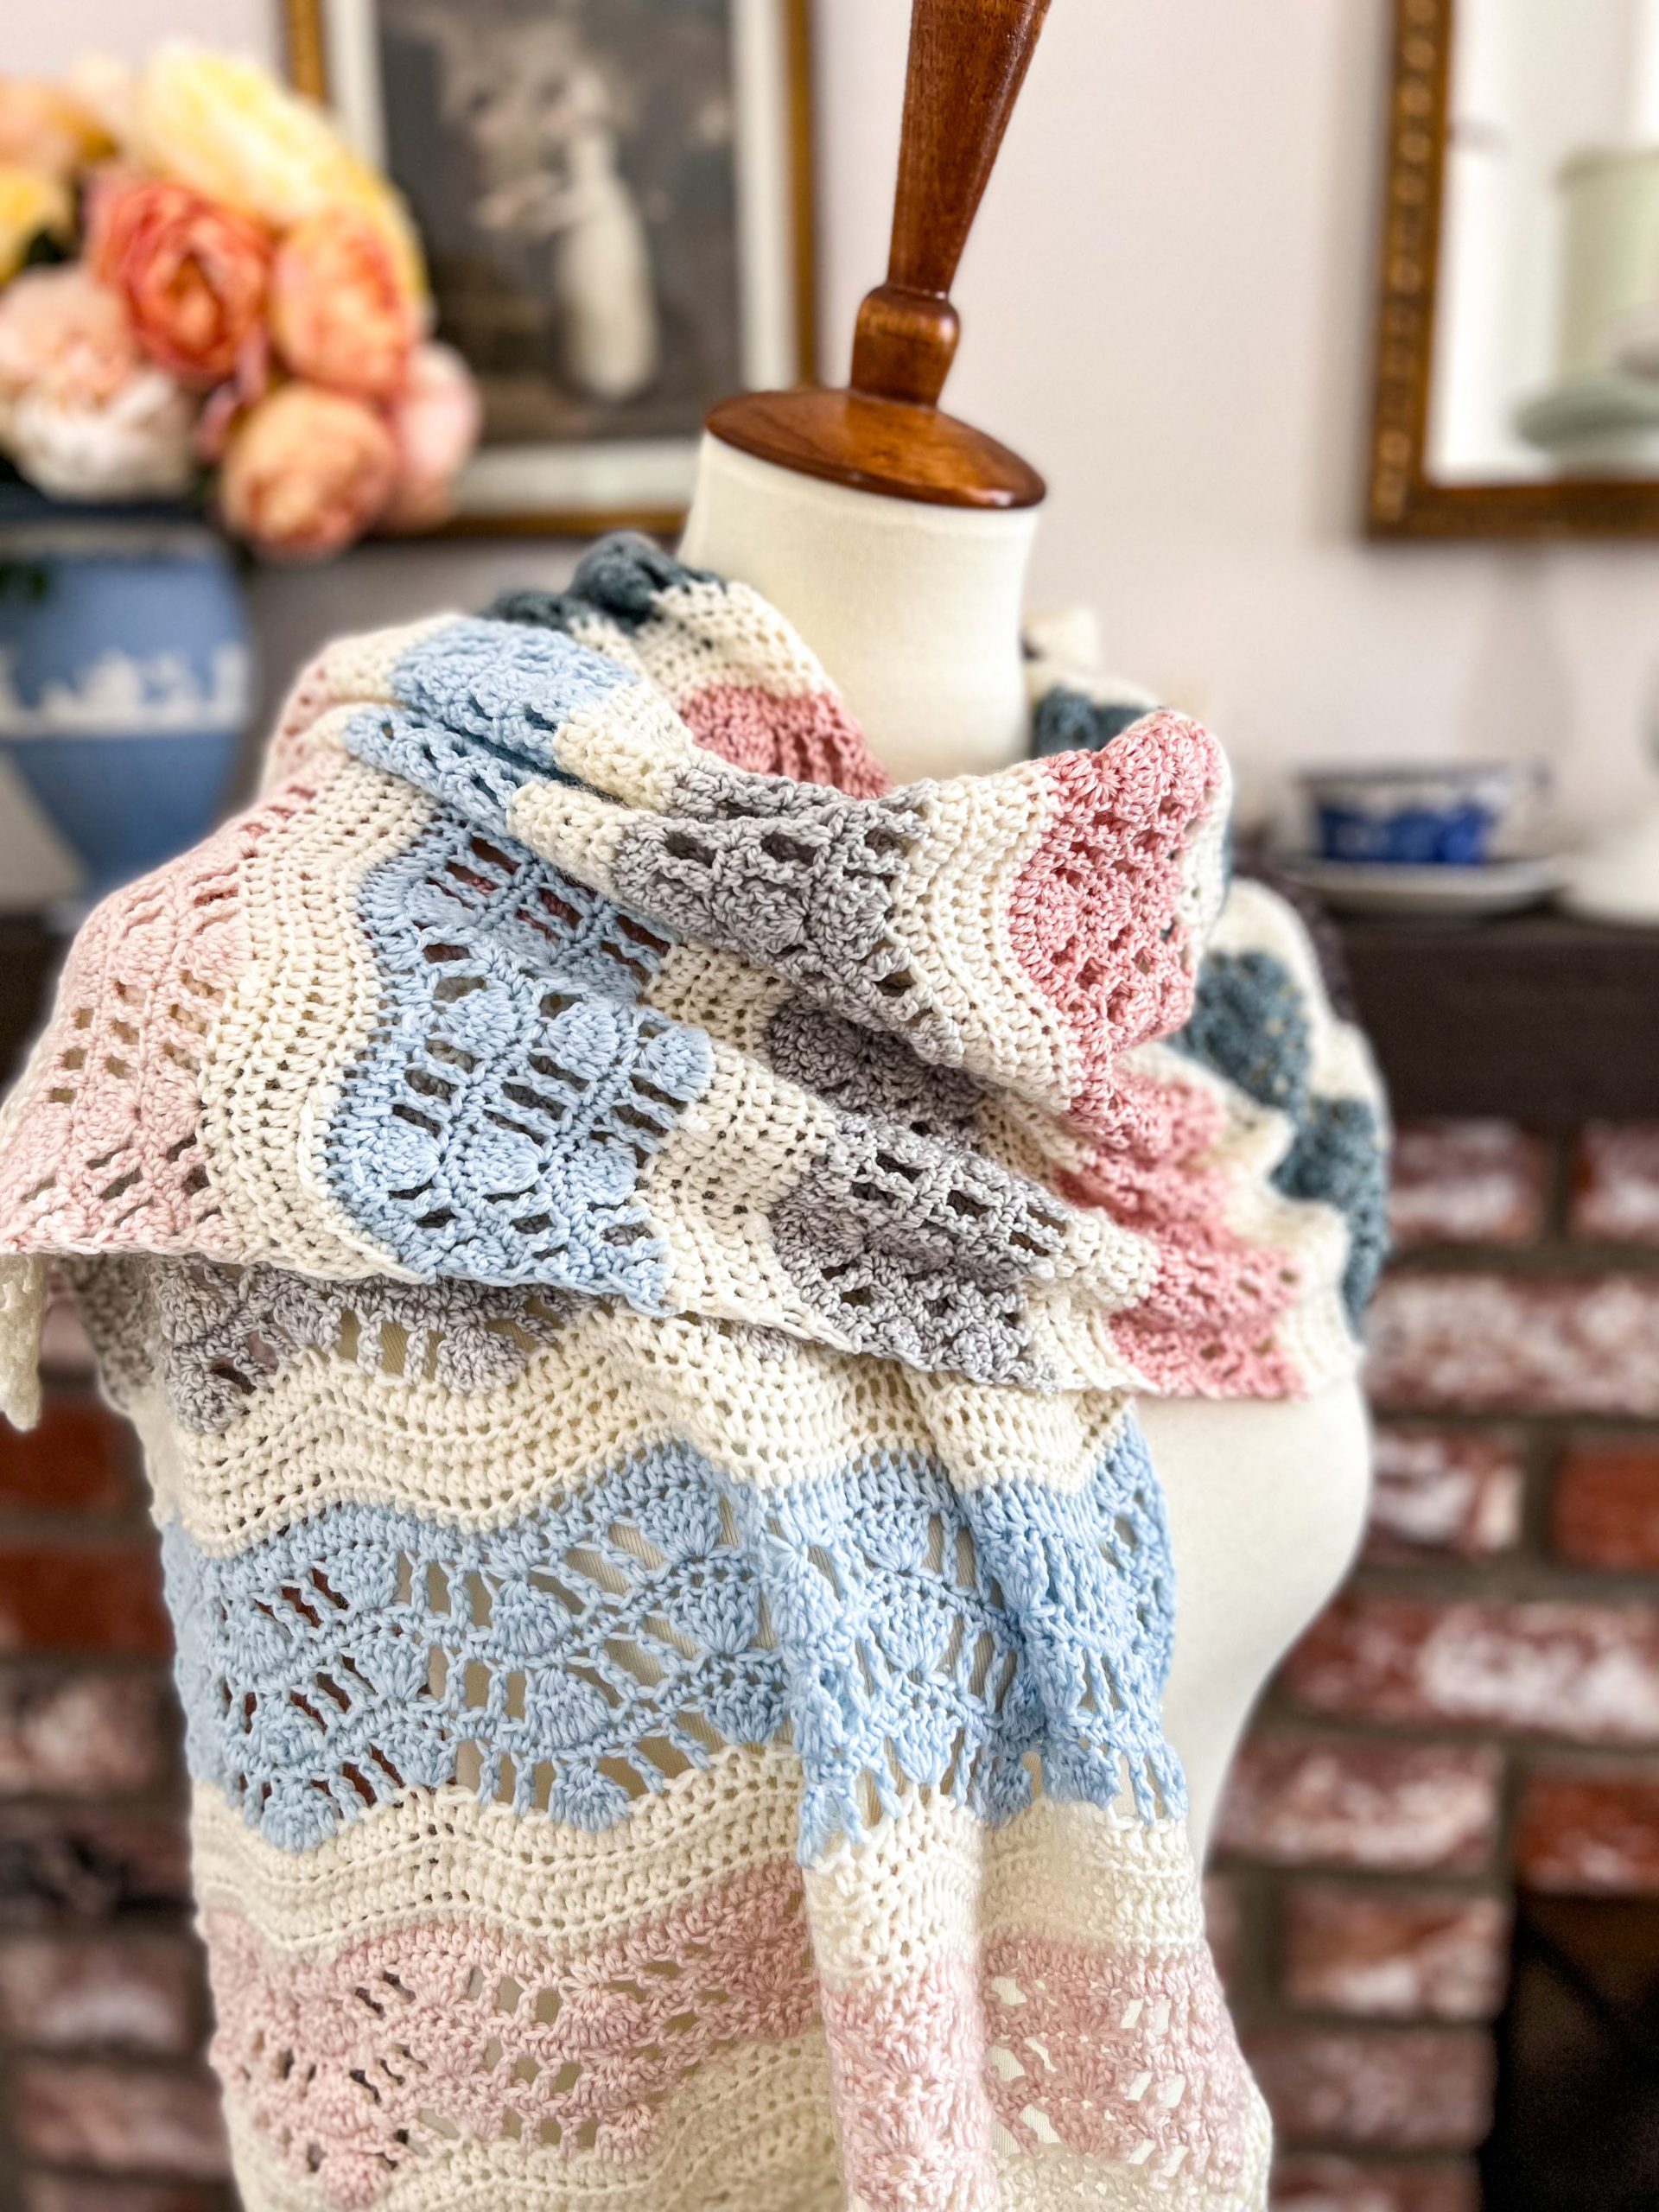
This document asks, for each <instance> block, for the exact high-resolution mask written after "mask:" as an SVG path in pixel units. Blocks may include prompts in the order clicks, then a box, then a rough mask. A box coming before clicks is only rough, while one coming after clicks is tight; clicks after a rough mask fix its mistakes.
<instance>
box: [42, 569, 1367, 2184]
mask: <svg viewBox="0 0 1659 2212" xmlns="http://www.w3.org/2000/svg"><path fill="white" fill-rule="evenodd" d="M1031 669H1032V680H1033V701H1034V711H1035V724H1036V757H1034V758H1033V760H1029V761H1027V762H1024V763H1021V764H1020V765H1019V766H1017V767H1015V768H1014V769H1012V770H1010V771H1008V772H1005V773H1003V774H1001V775H997V776H993V777H987V778H981V779H956V780H952V781H945V782H939V783H929V784H923V785H916V786H913V787H912V788H909V789H906V790H901V791H893V790H890V789H888V788H887V779H886V778H885V777H884V776H883V775H882V773H881V772H880V767H879V766H878V765H877V764H876V763H875V761H874V760H873V758H872V757H871V756H870V754H869V753H868V748H867V747H865V746H864V744H863V741H862V739H861V736H860V734H859V733H858V731H857V728H856V726H855V723H854V722H853V721H852V718H851V717H850V715H849V714H848V712H847V709H846V708H845V706H844V704H843V703H842V702H841V701H840V700H839V699H838V698H837V697H836V695H835V692H834V690H833V687H832V686H830V685H829V683H828V681H827V679H826V677H825V676H824V673H823V670H822V669H821V668H820V667H819V666H818V665H817V662H816V661H815V660H814V659H813V658H812V656H811V654H810V652H808V651H807V649H806V648H805V646H804V645H803V644H802V643H801V641H800V640H799V639H796V638H795V637H794V636H793V635H792V633H791V632H790V631H789V629H788V627H787V626H786V625H785V624H784V623H783V621H782V620H781V619H780V618H779V616H778V615H777V614H776V613H774V612H773V610H772V609H770V608H768V607H766V606H765V605H764V603H763V602H762V601H760V600H759V599H758V598H757V597H756V596H755V594H753V593H752V592H748V591H746V590H745V589H744V588H741V587H739V586H734V585H728V584H726V583H724V582H721V579H719V578H717V577H714V576H710V575H702V574H697V573H695V572H693V571H691V570H689V569H684V568H683V567H681V566H680V565H679V564H677V563H675V562H673V561H672V560H671V559H670V558H668V556H664V555H663V554H662V553H660V552H659V551H658V550H656V549H654V548H652V547H650V546H648V545H646V544H645V543H644V542H643V541H639V540H631V539H618V540H612V541H609V542H607V543H606V544H605V545H603V546H601V547H600V548H597V549H595V550H594V553H593V554H592V555H591V556H589V557H588V560H587V561H586V562H585V563H583V564H582V568H581V569H580V571H579V572H578V575H577V577H576V579H575V582H574V584H573V585H572V587H571V588H570V589H569V591H568V592H564V593H561V594H552V595H548V594H515V595H513V597H512V599H511V600H510V601H505V602H503V603H502V604H501V605H499V607H497V609H496V610H495V611H494V613H493V614H492V615H491V616H489V617H486V618H484V619H481V620H463V619H458V618H455V617H450V616H440V617H435V618H433V619H431V620H427V621H424V622H421V623H417V624H414V625H410V626H406V627H404V628H402V629H399V630H397V631H388V632H377V633H375V634H373V635H371V636H368V637H365V638H360V639H349V640H343V641H341V642H340V643H339V644H338V645H334V646H332V647H330V648H329V649H328V650H327V652H325V653H324V654H323V655H322V656H321V658H319V659H318V660H317V662H315V664H313V666H312V667H311V668H310V669H309V670H308V671H306V672H305V674H304V676H303V677H302V679H301V681H300V683H299V684H298V685H297V686H296V690H295V692H294V694H293V696H292V697H291V698H290V701H289V705H288V708H287V709H286V710H285V712H284V714H283V720H282V722H281V725H280V728H279V731H278V736H277V742H276V744H275V746H274V747H273V748H272V753H271V755H270V761H269V763H268V776H267V784H266V796H265V798H264V800H263V801H262V803H261V804H260V805H259V806H258V807H257V808H256V809H255V810H253V811H252V812H251V813H250V814H247V815H245V816H243V817H240V818H239V819H238V821H237V822H236V823H232V824H231V825H230V826H229V827H228V828H227V829H226V830H225V831H224V832H222V833H221V834H220V836H219V837H217V838H216V839H214V840H212V841H210V842H209V843H208V844H207V845H206V846H204V847H203V848H202V849H200V850H199V851H198V852H197V853H195V854H194V855H188V856H187V857H186V858H185V859H184V860H182V861H179V862H177V863H175V865H174V866H173V867H172V868H168V869H164V870H162V871H161V872H160V873H159V874H157V875H156V876H155V877H153V878H150V879H149V880H147V881H146V882H144V883H143V884H141V885H138V886H135V887H133V888H132V889H131V890H130V891H128V892H124V893H120V894H118V897H117V898H116V899H114V900H113V901H111V902H110V903H108V904H107V905H106V906H105V907H104V908H103V909H101V910H100V912H99V914H98V915H97V916H96V917H94V918H93V920H92V923H91V924H90V925H89V926H88V928H87V930H86V931H85V932H83V935H82V937H81V938H80V940H79V943H78V944H77V946H76V947H75V948H74V949H73V951H72V953H71V956H70V958H69V961H68V963H67V968H66V971H65V980H64V984H63V988H62V991H61V995H60V1004H59V1007H58V1010H57V1013H56V1014H55V1015H54V1020H53V1023H52V1024H51V1026H50V1027H49V1028H48V1033H47V1035H46V1037H45V1039H43V1040H42V1043H41V1046H40V1048H39V1050H38V1051H37V1052H36V1054H35V1058H34V1060H33V1062H32V1064H31V1068H30V1070H29V1073H28V1075H27V1076H26V1077H25V1080H24V1082H23V1084H22V1087H21V1089H20V1090H19V1093H18V1095H17V1096H16V1099H15V1100H14V1101H13V1102H12V1103H10V1105H9V1106H8V1108H7V1109H6V1120H5V1129H4V1135H5V1142H4V1145H3V1147H0V1150H3V1156H4V1165H3V1167H0V1395H3V1399H4V1402H5V1403H6V1404H7V1405H9V1406H10V1407H11V1408H14V1409H15V1410H16V1411H17V1412H19V1413H20V1414H25V1415H26V1414H28V1412H29V1409H30V1404H31V1398H32V1394H33V1378H32V1373H31V1370H32V1366H33V1359H34V1344H35V1332H36V1331H37V1330H38V1326H39V1319H40V1306H41V1292H42V1287H43V1283H44V1279H45V1273H46V1268H47V1264H48V1262H51V1263H53V1264H54V1265H56V1266H58V1267H59V1268H62V1269H64V1270H65V1271H66V1272H67V1274H68V1276H69V1278H70V1280H71V1281H72V1282H73V1287H74V1290H75V1294H76V1295H77V1297H78V1299H79V1301H80V1304H81V1307H82V1311H83V1313H84V1316H85V1319H86V1325H87V1327H88V1330H89V1332H90V1333H91V1334H92V1338H94V1341H95V1343H96V1344H97V1347H98V1350H99V1357H100V1360H101V1362H102V1364H103V1369H104V1374H105V1382H106V1384H107V1387H108V1388H109V1389H110V1391H111V1395H113V1396H114V1397H115V1398H116V1399H117V1401H118V1402H119V1403H120V1404H121V1405H122V1406H123V1407H124V1408H127V1409H129V1410H130V1413H131V1415H132V1418H133V1420H134V1421H135V1423H136V1425H137V1427H138V1428H139V1430H140V1432H141V1434H142V1436H143V1440H144V1443H145V1446H146V1449H147V1451H148V1453H149V1460H150V1465H151V1471H152V1475H153V1478H154V1489H155V1495H156V1507H157V1513H158V1517H159V1518H160V1519H161V1520H162V1523H163V1543H164V1552H165V1558H166V1564H167V1573H168V1595H169V1601H170V1604H171V1606H172V1610H173V1613H174V1617H175V1624H176V1628H177V1643H178V1674H179V1681H180V1687H181V1693H182V1696H183V1700H184V1703H185V1707H186V1714H187V1744H188V1758H189V1762H190V1765H191V1769H192V1772H193V1777H194V1787H193V1801H192V1802H193V1821H194V1850H195V1866H196V1868H197V1874H198V1881H199V1885H200V1898H201V1904H202V1907H203V1916H204V1926H205V1928H206V1929H207V1933H208V1936H209V1942H210V1947H211V1950H212V1955H213V1975H214V1984H215V2002H216V2008H217V2013H218V2019H219V2043H218V2050H217V2059H218V2063H219V2068H220V2070H221V2072H222V2074H223V2076H224V2078H225V2081H226V2087H227V2107H228V2113H229V2117H230V2123H231V2129H232V2140H233V2144H234V2146H235V2150H234V2155H235V2159H236V2166H237V2180H238V2190H239V2192H240V2196H241V2197H242V2200H243V2201H244V2202H245V2203H246V2205H247V2206H248V2207H249V2212H454V2208H456V2207H457V2206H476V2207H480V2208H482V2207H486V2206H488V2207H492V2208H493V2207H497V2206H512V2207H522V2208H536V2212H595V2208H599V2207H603V2206H605V2205H607V2204H608V2205H611V2206H613V2207H616V2208H620V2207H623V2206H628V2207H632V2208H634V2212H647V2208H648V2209H649V2212H710V2208H711V2207H713V2206H715V2205H720V2206H721V2207H723V2208H726V2212H773V2208H779V2212H781V2208H782V2207H784V2206H785V2205H788V2206H791V2207H800V2208H803V2212H804V2208H806V2207H808V2206H817V2205H818V2204H820V2203H822V2204H823V2205H824V2206H826V2207H828V2206H829V2204H831V2203H839V2202H842V2201H843V2200H844V2201H846V2202H856V2203H857V2204H859V2205H860V2206H861V2208H863V2212H992V2208H994V2207H995V2206H997V2205H999V2204H1002V2203H1023V2202H1036V2201H1037V2199H1038V2198H1039V2197H1040V2198H1041V2199H1042V2200H1043V2201H1044V2202H1047V2201H1050V2200H1051V2199H1052V2201H1053V2202H1057V2203H1058V2202H1067V2203H1077V2204H1079V2205H1090V2204H1103V2205H1110V2206H1112V2207H1113V2208H1114V2209H1115V2212H1126V2208H1129V2207H1136V2206H1147V2207H1151V2206H1154V2205H1157V2204H1160V2203H1167V2204H1170V2205H1174V2204H1177V2203H1179V2205H1180V2206H1181V2207H1183V2208H1184V2212H1262V2207H1263V2205H1264V2204H1265V2202H1266V2192H1267V2164H1268V2133H1267V2127H1266V2121H1265V2115H1264V2113H1263V2112H1262V2107H1261V2103H1260V2100H1259V2098H1257V2097H1256V2095H1255V2091H1254V2088H1253V2087H1252V2085H1251V2083H1250V2081H1249V2075H1248V2072H1247V2071H1246V2069H1245V2068H1244V2065H1243V2060H1242V2057H1241V2056H1240V2054H1239V2050H1238V2046H1237V2044H1236V2039H1235V2037H1234V2036H1233V2033H1232V2030H1231V2027H1230V2023H1229V2021H1228V2018H1227V2016H1226V2011H1225V2007H1224V2004H1223V2001H1222V1999H1221V1996H1220V1993H1219V1990H1218V1988H1217V1983H1216V1978H1215V1973H1214V1968H1213V1966H1212V1964H1211V1960H1210V1957H1209V1954H1208V1951H1207V1949H1206V1948H1205V1940H1204V1934H1203V1923H1202V1914H1201V1910H1200V1902H1199V1895H1198V1881H1197V1876H1196V1872H1195V1870H1194V1868H1193V1866H1192V1860H1191V1857H1190V1854H1189V1852H1188V1849H1187V1845H1186V1839H1185V1827H1184V1824H1183V1821H1182V1817H1181V1815H1182V1809H1183V1806H1184V1802H1185V1797H1184V1786H1183V1782H1182V1777H1181V1775H1180V1772H1179V1764H1178V1763H1177V1761H1176V1760H1175V1758H1174V1757H1173V1753H1172V1752H1171V1751H1170V1749H1169V1747H1168V1745H1166V1742H1165V1741H1164V1738H1163V1733H1162V1728H1161V1724H1160V1700H1161V1696H1162V1690H1163V1684H1164V1681H1165V1676H1166V1671H1167V1668H1168V1663H1169V1656H1170V1649H1171V1638H1172V1633H1173V1587H1172V1580H1171V1572H1170V1562H1169V1550H1168V1542H1167V1535H1166V1529H1165V1523H1164V1516H1163V1509H1162V1503H1161V1500H1160V1496H1159V1492H1158V1488H1157V1484H1156V1482H1155V1479H1154V1475H1153V1472H1152V1470H1151V1469H1150V1467H1149V1466H1148V1465H1147V1457H1146V1453H1145V1451H1144V1448H1143V1446H1142V1445H1141V1440H1140V1437H1139V1433H1138V1430H1137V1428H1136V1427H1135V1421H1134V1416H1133V1410H1132V1394H1133V1393H1134V1392H1135V1390H1137V1389H1152V1390H1159V1391H1167V1392H1180V1393H1189V1392H1198V1393H1203V1394H1205V1395H1211V1396H1215V1397H1230V1396H1249V1395H1258V1396H1281V1395H1295V1394H1298V1393H1302V1392H1306V1391H1309V1390H1313V1389H1319V1388H1322V1387H1324V1386H1325V1385H1326V1384H1327V1383H1331V1382H1332V1381H1334V1380H1336V1379H1338V1378H1339V1377H1343V1376H1348V1375H1350V1374H1351V1372H1352V1369H1353V1364H1354V1361H1355V1357H1356V1347H1355V1342H1354V1337H1353V1333H1352V1319H1353V1316H1354V1314H1355V1313H1356V1312H1357V1306H1358V1305H1359V1304H1360V1303H1361V1302H1362V1301H1363V1296H1364V1294H1366V1292H1367V1290H1368V1289H1369V1286H1370V1277H1371V1274H1373V1273H1374V1270H1375V1265H1376V1255H1377V1250H1378V1249H1379V1247H1378V1234H1379V1231H1378V1224H1379V1220H1380V1215H1379V1211H1378V1208H1379V1193H1380V1176H1381V1167H1380V1159H1381V1145H1382V1136H1383V1121H1384V1116H1383V1105H1382V1101H1381V1097H1380V1095H1379V1093H1378V1092H1377V1090H1376V1082H1375V1077H1374V1074H1373V1071H1371V1068H1370V1061H1369V1058H1368V1056H1367V1054H1366V1052H1365V1048H1364V1046H1363V1040H1362V1039H1359V1038H1358V1036H1357V1033H1355V1032H1354V1031H1353V1029H1352V1028H1351V1025H1350V1024H1348V1023H1347V1022H1346V1021H1345V1020H1343V1019H1341V1018H1340V1017H1339V1015H1338V1014H1337V1013H1336V1012H1335V1011H1333V1009H1332V1006H1331V1005H1330V1003H1329V1001H1328V999H1327V996H1326V994H1325V990H1324V987H1323V985H1322V983H1321V981H1320V977H1319V969H1318V964H1317V962H1316V961H1315V959H1314V957H1313V951H1312V949H1311V947H1310V945H1309V944H1308V942H1307V938H1306V932H1305V931H1303V930H1302V929H1301V926H1300V924H1299V923H1298V921H1297V920H1296V918H1295V917H1294V915H1293V914H1291V913H1290V912H1288V910H1287V908H1286V907H1285V906H1284V904H1283V902H1282V901H1281V900H1279V899H1276V898H1275V896H1274V894H1273V893H1271V892H1270V891H1268V890H1267V889H1265V888H1263V887H1262V886H1261V885H1259V884H1255V883H1250V882H1247V881H1242V880H1241V881H1231V880H1230V873H1229V864H1228V859H1227V855H1226V850H1225V840H1226V811H1227V792H1228V773H1227V768H1226V764H1225V761H1224V758H1223V756H1222V754H1221V753H1220V751H1219V748H1218V747H1217V746H1216V744H1215V742H1214V741H1213V740H1212V739H1211V737H1210V736H1209V735H1208V734H1206V733H1205V732H1204V731H1203V730H1201V729H1199V728H1198V727H1197V726H1196V725H1195V724H1193V723H1192V722H1190V721H1187V720H1185V718H1184V717H1183V716H1181V715H1176V714H1173V713H1169V712H1166V711H1164V710H1161V709H1156V708H1154V707H1153V706H1152V705H1151V704H1150V702H1147V701H1146V700H1145V699H1144V698H1143V697H1141V696H1139V695H1133V696H1131V695H1129V694H1128V693H1127V692H1125V691H1123V690H1122V688H1121V687H1114V686H1113V685H1111V684H1109V683H1102V682H1099V681H1097V680H1096V679H1094V678H1092V677H1088V676H1086V675H1084V674H1083V673H1081V672H1080V671H1077V670H1075V669H1071V668H1066V669H1064V670H1063V669H1060V668H1059V667H1058V664H1050V663H1047V662H1045V661H1043V660H1042V659H1041V658H1039V659H1037V660H1034V661H1033V663H1032V664H1031Z"/></svg>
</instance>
